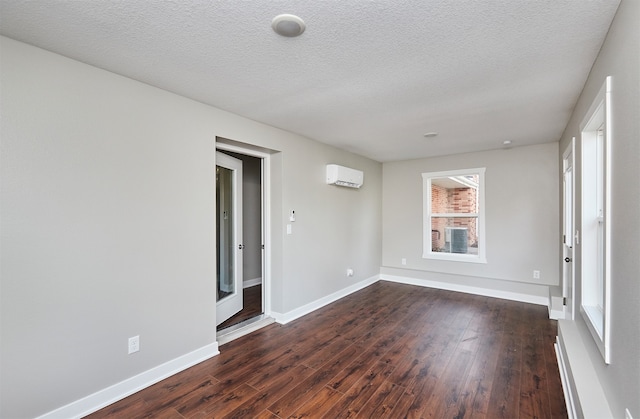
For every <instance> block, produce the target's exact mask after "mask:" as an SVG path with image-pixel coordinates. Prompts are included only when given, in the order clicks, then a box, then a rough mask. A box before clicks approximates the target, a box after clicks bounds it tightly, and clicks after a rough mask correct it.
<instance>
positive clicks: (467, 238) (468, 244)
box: [431, 217, 478, 255]
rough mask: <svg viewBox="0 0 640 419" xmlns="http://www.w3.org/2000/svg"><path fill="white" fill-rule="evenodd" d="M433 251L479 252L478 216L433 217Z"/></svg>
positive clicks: (474, 253) (473, 253)
mask: <svg viewBox="0 0 640 419" xmlns="http://www.w3.org/2000/svg"><path fill="white" fill-rule="evenodd" d="M431 251H432V252H439V253H461V254H467V255H477V254H478V218H477V217H431Z"/></svg>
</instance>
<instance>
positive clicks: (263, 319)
mask: <svg viewBox="0 0 640 419" xmlns="http://www.w3.org/2000/svg"><path fill="white" fill-rule="evenodd" d="M273 322H275V319H274V318H273V317H269V316H267V315H265V314H261V315H259V316H256V317H253V318H251V319H248V320H245V321H243V322H241V323H238V324H234V325H233V326H229V327H226V328H224V329H222V330H221V331H219V332H218V333H216V338H217V340H218V345H219V346H221V345H224V344H225V343H229V342H231V341H232V340H235V339H238V338H239V337H242V336H244V335H248V334H249V333H252V332H255V331H256V330H259V329H262V328H263V327H265V326H268V325H270V324H271V323H273Z"/></svg>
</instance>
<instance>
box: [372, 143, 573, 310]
mask: <svg viewBox="0 0 640 419" xmlns="http://www.w3.org/2000/svg"><path fill="white" fill-rule="evenodd" d="M557 156H558V143H549V144H542V145H536V146H527V147H515V148H511V149H501V150H493V151H486V152H480V153H469V154H458V155H452V156H444V157H437V158H430V159H417V160H410V161H400V162H391V163H384V164H383V253H382V263H383V269H382V271H381V273H382V274H383V278H384V274H387V275H396V276H404V277H409V278H416V279H423V280H432V281H440V282H445V283H454V284H459V285H464V286H467V287H480V288H486V289H493V290H496V291H505V292H511V293H516V294H518V293H519V294H524V295H531V296H533V297H534V298H533V300H536V299H541V298H545V296H546V295H548V289H547V286H548V285H557V284H558V281H559V278H558V269H559V267H558V266H559V262H558V260H559V259H558V251H559V248H560V247H559V225H558V187H559V186H558V176H559V171H558V165H557ZM476 167H486V173H485V184H486V187H485V199H486V208H485V217H486V255H487V263H486V264H479V263H465V262H452V261H443V260H433V259H423V258H422V251H423V244H422V237H423V236H422V225H423V218H422V217H423V197H422V176H421V174H422V173H426V172H436V171H445V170H457V169H469V168H476ZM402 258H406V260H407V264H406V265H405V266H403V265H402V264H401V260H402ZM533 270H539V271H540V272H541V277H540V279H539V280H538V279H533Z"/></svg>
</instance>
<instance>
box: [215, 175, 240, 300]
mask: <svg viewBox="0 0 640 419" xmlns="http://www.w3.org/2000/svg"><path fill="white" fill-rule="evenodd" d="M216 202H217V208H216V211H217V214H220V215H221V217H217V219H218V221H217V224H216V233H217V234H216V237H217V243H216V245H217V246H216V247H217V255H216V257H217V263H216V267H217V268H216V277H217V298H216V301H220V300H222V299H224V298H225V297H228V296H230V295H233V294H234V293H235V291H236V290H235V281H234V265H235V264H234V262H235V261H234V255H235V252H234V250H235V249H234V248H233V246H234V242H235V241H234V237H233V221H234V220H233V214H234V211H233V170H230V169H227V168H225V167H221V166H216Z"/></svg>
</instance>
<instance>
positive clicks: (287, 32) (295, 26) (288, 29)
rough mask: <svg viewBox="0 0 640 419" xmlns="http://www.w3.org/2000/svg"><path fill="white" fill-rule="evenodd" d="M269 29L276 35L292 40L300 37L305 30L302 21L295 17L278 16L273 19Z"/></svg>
mask: <svg viewBox="0 0 640 419" xmlns="http://www.w3.org/2000/svg"><path fill="white" fill-rule="evenodd" d="M271 27H272V28H273V30H274V31H275V33H277V34H278V35H282V36H287V37H289V38H293V37H296V36H300V35H302V33H303V32H304V30H305V29H306V25H305V24H304V20H302V19H300V18H299V17H298V16H295V15H287V14H284V15H278V16H276V17H274V18H273V21H272V22H271Z"/></svg>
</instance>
